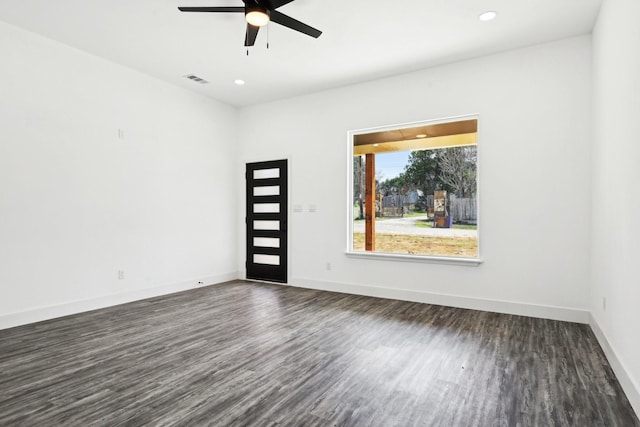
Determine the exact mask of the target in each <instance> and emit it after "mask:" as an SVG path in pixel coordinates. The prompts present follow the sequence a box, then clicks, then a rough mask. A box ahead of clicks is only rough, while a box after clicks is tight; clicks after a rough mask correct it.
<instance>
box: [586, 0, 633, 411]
mask: <svg viewBox="0 0 640 427" xmlns="http://www.w3.org/2000/svg"><path fill="white" fill-rule="evenodd" d="M638 16H640V2H638V1H637V0H605V2H604V3H603V5H602V10H601V12H600V16H599V18H598V22H597V24H596V27H595V30H594V33H593V49H594V50H593V58H594V61H593V67H594V103H593V104H594V147H593V195H594V197H593V218H594V221H593V226H592V236H593V238H592V243H591V246H592V266H593V269H592V273H593V276H592V289H591V311H592V316H593V321H592V326H594V330H596V332H600V333H601V335H603V336H604V338H605V339H606V341H607V342H603V347H605V350H609V352H610V353H609V356H610V357H609V359H610V360H611V361H612V365H613V367H614V369H615V370H616V373H617V374H618V378H619V379H620V382H621V383H622V384H623V386H625V391H626V392H627V396H628V397H629V400H631V401H632V403H633V404H634V407H635V409H636V412H637V413H639V414H640V310H639V305H640V279H639V278H638V268H637V265H638V259H639V258H640V243H639V242H640V226H639V225H638V213H640V184H639V183H640V79H639V76H640V56H639V55H638V52H640V26H638V22H637V21H638V20H637V18H638ZM603 298H606V310H605V309H604V307H603ZM601 342H602V340H601ZM607 347H609V348H607ZM616 358H617V360H615V359H616ZM616 368H617V369H616ZM625 372H626V374H625Z"/></svg>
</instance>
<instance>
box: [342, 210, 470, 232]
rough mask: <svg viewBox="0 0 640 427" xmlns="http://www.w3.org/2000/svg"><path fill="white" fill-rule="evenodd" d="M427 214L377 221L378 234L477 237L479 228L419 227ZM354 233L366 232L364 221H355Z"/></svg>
mask: <svg viewBox="0 0 640 427" xmlns="http://www.w3.org/2000/svg"><path fill="white" fill-rule="evenodd" d="M426 220H427V216H426V215H425V216H414V217H410V218H390V219H384V220H377V221H376V234H410V235H414V236H435V237H477V236H478V231H477V230H458V229H454V228H432V227H431V224H429V225H428V226H427V227H419V226H417V225H416V224H417V223H418V221H426ZM353 232H354V233H364V221H354V222H353Z"/></svg>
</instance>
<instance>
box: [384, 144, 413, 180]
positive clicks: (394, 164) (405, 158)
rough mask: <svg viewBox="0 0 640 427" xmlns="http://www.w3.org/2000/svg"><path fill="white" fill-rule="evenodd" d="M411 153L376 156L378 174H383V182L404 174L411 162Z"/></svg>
mask: <svg viewBox="0 0 640 427" xmlns="http://www.w3.org/2000/svg"><path fill="white" fill-rule="evenodd" d="M409 154H411V151H393V152H390V153H384V154H378V155H377V156H376V172H377V173H380V174H381V178H382V179H381V181H386V180H387V179H392V178H395V177H397V176H398V175H400V174H401V173H402V172H404V167H405V166H406V165H407V163H408V162H409Z"/></svg>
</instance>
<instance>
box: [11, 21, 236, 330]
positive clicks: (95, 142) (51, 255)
mask: <svg viewBox="0 0 640 427" xmlns="http://www.w3.org/2000/svg"><path fill="white" fill-rule="evenodd" d="M0 58H1V62H2V66H0V94H1V95H0V219H1V220H0V265H1V267H0V293H1V297H0V327H7V326H12V325H15V324H19V323H26V322H30V321H34V320H40V319H43V318H48V317H54V316H56V315H61V314H68V313H71V312H77V311H81V310H85V309H90V308H96V307H98V306H103V305H109V304H114V303H118V302H123V301H126V300H130V299H135V298H139V297H142V296H150V295H155V294H158V293H162V292H168V291H170V290H177V289H182V288H185V287H192V286H193V285H194V284H196V283H197V281H198V280H204V281H207V284H208V283H211V282H213V281H219V280H227V279H230V278H235V277H236V276H237V273H236V257H235V253H236V249H235V241H236V236H235V229H236V214H235V212H234V207H235V204H236V194H235V190H236V188H235V187H234V186H232V185H229V182H230V181H231V180H233V179H235V172H234V171H233V165H232V164H230V162H229V159H231V158H234V157H235V148H234V147H235V144H236V125H237V111H236V110H235V109H233V108H231V107H228V106H226V105H224V104H221V103H218V102H215V101H212V100H209V99H206V98H204V97H200V96H198V95H195V94H193V93H191V92H188V91H185V90H183V89H179V88H176V87H174V86H171V85H168V84H165V83H162V82H160V81H158V80H155V79H152V78H150V77H147V76H144V75H142V74H140V73H137V72H134V71H132V70H130V69H127V68H124V67H121V66H119V65H115V64H113V63H110V62H107V61H104V60H102V59H99V58H96V57H93V56H91V55H88V54H86V53H83V52H81V51H78V50H75V49H72V48H69V47H67V46H64V45H62V44H59V43H56V42H53V41H51V40H48V39H45V38H43V37H40V36H37V35H34V34H31V33H28V32H25V31H23V30H20V29H17V28H15V27H12V26H9V25H6V24H3V23H0ZM118 129H122V130H123V131H124V139H123V140H120V139H119V138H118ZM230 249H231V250H230ZM119 269H122V270H124V272H125V280H118V277H117V271H118V270H119Z"/></svg>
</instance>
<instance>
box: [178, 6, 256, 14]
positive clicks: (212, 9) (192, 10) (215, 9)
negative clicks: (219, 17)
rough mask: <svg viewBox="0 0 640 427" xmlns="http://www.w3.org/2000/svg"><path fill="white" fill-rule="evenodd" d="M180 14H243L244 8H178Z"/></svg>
mask: <svg viewBox="0 0 640 427" xmlns="http://www.w3.org/2000/svg"><path fill="white" fill-rule="evenodd" d="M178 10H179V11H180V12H242V13H244V7H224V6H223V7H178Z"/></svg>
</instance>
